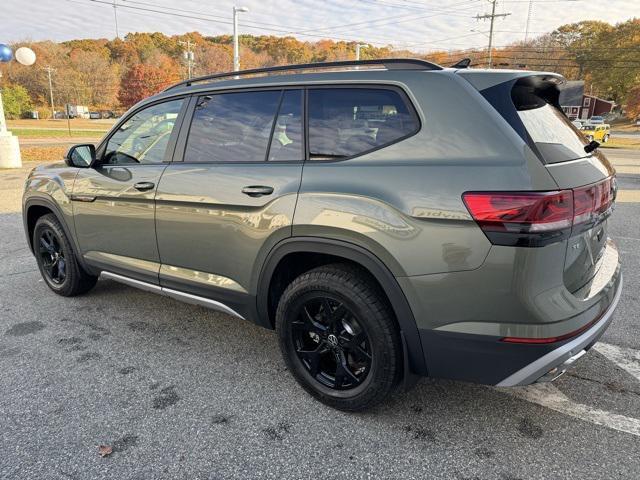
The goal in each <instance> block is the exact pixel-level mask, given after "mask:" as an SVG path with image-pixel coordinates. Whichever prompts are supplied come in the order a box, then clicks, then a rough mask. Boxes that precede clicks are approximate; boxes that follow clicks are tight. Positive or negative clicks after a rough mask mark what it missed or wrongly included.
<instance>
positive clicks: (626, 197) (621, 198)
mask: <svg viewBox="0 0 640 480" xmlns="http://www.w3.org/2000/svg"><path fill="white" fill-rule="evenodd" d="M616 202H618V203H640V190H618V194H617V195H616Z"/></svg>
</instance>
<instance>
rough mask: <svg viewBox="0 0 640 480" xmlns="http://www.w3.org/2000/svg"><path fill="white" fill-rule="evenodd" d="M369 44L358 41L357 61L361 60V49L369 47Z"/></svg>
mask: <svg viewBox="0 0 640 480" xmlns="http://www.w3.org/2000/svg"><path fill="white" fill-rule="evenodd" d="M367 47H368V45H365V44H362V43H357V44H356V61H357V60H360V49H362V48H367Z"/></svg>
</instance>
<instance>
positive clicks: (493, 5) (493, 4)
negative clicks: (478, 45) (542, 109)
mask: <svg viewBox="0 0 640 480" xmlns="http://www.w3.org/2000/svg"><path fill="white" fill-rule="evenodd" d="M489 2H490V3H491V14H488V13H485V14H484V15H476V20H486V19H487V18H488V19H489V20H491V23H490V26H489V47H488V48H487V53H488V55H489V61H488V62H487V66H488V68H491V67H492V64H493V54H492V51H491V50H492V47H493V22H494V20H495V19H496V18H498V17H503V18H504V17H508V16H509V15H511V14H510V13H496V3H498V0H489Z"/></svg>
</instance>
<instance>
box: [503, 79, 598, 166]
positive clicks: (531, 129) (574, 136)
mask: <svg viewBox="0 0 640 480" xmlns="http://www.w3.org/2000/svg"><path fill="white" fill-rule="evenodd" d="M547 92H548V90H539V89H537V88H534V87H532V86H529V85H518V84H516V85H515V86H514V87H513V90H512V92H511V98H512V99H513V103H514V105H515V107H516V110H517V111H518V115H519V117H520V120H521V121H522V123H523V124H524V126H525V128H526V129H527V132H528V133H529V135H530V136H531V139H532V140H533V142H534V143H535V145H536V147H538V150H539V151H540V153H541V154H542V156H543V157H544V160H545V162H546V163H557V162H565V161H568V160H575V159H576V158H582V157H585V156H588V155H587V154H586V153H585V151H584V146H585V145H586V142H585V140H584V137H582V135H581V134H580V133H579V131H578V129H577V128H576V127H575V126H574V125H573V124H572V123H571V121H570V120H569V119H568V118H567V117H566V116H565V114H564V113H562V111H560V110H559V109H558V108H557V107H555V106H554V105H553V104H552V103H550V102H549V101H548V100H547V98H546V97H547Z"/></svg>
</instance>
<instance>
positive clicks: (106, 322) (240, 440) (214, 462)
mask: <svg viewBox="0 0 640 480" xmlns="http://www.w3.org/2000/svg"><path fill="white" fill-rule="evenodd" d="M618 154H619V155H620V157H619V162H621V163H624V162H626V161H627V159H628V158H632V155H630V156H629V157H627V156H625V155H624V152H622V153H620V152H618ZM614 156H615V155H614ZM639 160H640V159H639ZM629 162H631V163H630V165H631V166H633V165H638V164H637V163H634V161H631V160H629ZM1 175H3V174H2V173H0V176H1ZM13 175H15V173H13ZM620 177H621V178H619V184H620V188H621V189H622V190H625V191H635V190H640V175H635V174H633V173H631V174H624V175H621V176H620ZM2 195H4V192H3V191H0V196H2ZM627 198H633V197H632V196H631V197H627ZM9 210H10V211H6V210H5V212H6V213H2V214H0V245H1V247H0V478H2V479H5V478H6V479H78V480H89V479H102V478H116V479H161V478H162V479H164V478H167V479H227V478H238V479H246V478H248V479H253V478H265V479H267V478H268V479H284V478H322V479H324V478H332V479H333V478H335V479H339V478H340V479H342V478H403V479H405V478H406V479H412V478H447V479H500V480H515V479H552V478H553V479H557V478H579V479H609V478H615V479H636V478H639V477H640V338H639V336H638V332H640V312H639V307H640V296H639V292H640V274H639V273H638V272H639V271H640V203H638V202H635V201H623V202H620V203H619V204H618V205H617V209H616V212H615V214H614V216H613V217H612V219H611V220H610V232H609V233H610V234H611V235H612V237H613V238H614V240H615V241H616V243H617V244H618V247H619V249H620V252H621V257H622V262H623V268H624V275H625V289H624V292H623V295H622V299H621V302H620V305H619V308H618V311H617V314H616V318H615V320H614V322H613V324H612V325H611V327H610V328H609V330H608V331H607V332H606V333H605V335H604V336H603V338H602V339H601V342H600V343H599V344H598V345H597V346H596V347H595V348H594V349H592V350H591V351H590V352H589V353H588V354H587V355H586V356H584V357H583V358H582V359H581V360H580V361H579V362H578V364H577V366H576V367H575V369H574V370H572V371H571V372H570V373H568V374H566V375H565V376H563V377H562V378H560V379H559V380H558V381H556V382H554V383H553V384H551V385H546V386H542V387H540V386H534V387H527V388H524V389H523V388H517V389H496V388H492V387H485V386H479V385H472V384H467V383H459V382H451V381H443V380H431V379H424V380H422V381H420V383H419V384H418V385H417V386H416V387H415V388H414V389H413V390H411V391H410V392H408V393H399V394H397V395H395V396H394V397H392V398H391V399H390V400H389V401H388V402H386V403H385V404H383V405H381V406H380V407H378V408H376V409H375V410H373V411H370V412H367V413H360V414H347V413H342V412H337V411H335V410H332V409H330V408H328V407H325V406H323V405H322V404H320V403H318V402H316V401H315V400H313V399H312V398H311V397H309V396H308V395H307V394H306V393H304V391H303V390H302V389H301V388H300V387H299V386H298V385H297V384H296V383H295V381H294V380H293V379H292V377H291V376H290V375H289V374H288V372H287V371H286V369H285V366H284V363H283V362H282V360H281V358H280V353H279V351H278V346H277V341H276V336H275V334H274V333H273V332H270V331H267V330H264V329H261V328H259V327H256V326H254V325H251V324H249V323H248V322H244V321H242V320H237V319H235V318H232V317H229V316H226V315H223V314H220V313H216V312H212V311H210V310H206V309H204V308H201V307H197V306H192V305H187V304H184V303H180V302H177V301H174V300H171V299H169V298H164V297H158V296H155V295H153V294H151V293H146V292H142V291H139V290H135V289H133V288H130V287H127V286H124V285H120V284H118V283H114V282H112V281H109V280H101V281H100V282H99V283H98V285H97V286H96V288H95V289H94V290H92V291H91V292H90V293H89V294H87V295H85V296H82V297H76V298H70V299H66V298H61V297H58V296H56V295H55V294H53V293H52V292H51V291H50V290H49V289H48V288H47V287H46V286H45V285H44V283H43V281H42V280H41V278H40V275H39V273H38V271H37V267H36V263H35V260H34V259H33V257H32V255H31V253H30V252H29V250H28V249H27V246H26V241H25V239H24V234H23V231H22V221H21V217H20V214H19V213H18V212H17V211H11V209H9ZM14 210H15V209H14ZM100 445H104V446H107V447H109V448H110V449H111V450H112V453H111V454H110V455H108V456H106V457H101V456H100V455H99V446H100Z"/></svg>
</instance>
